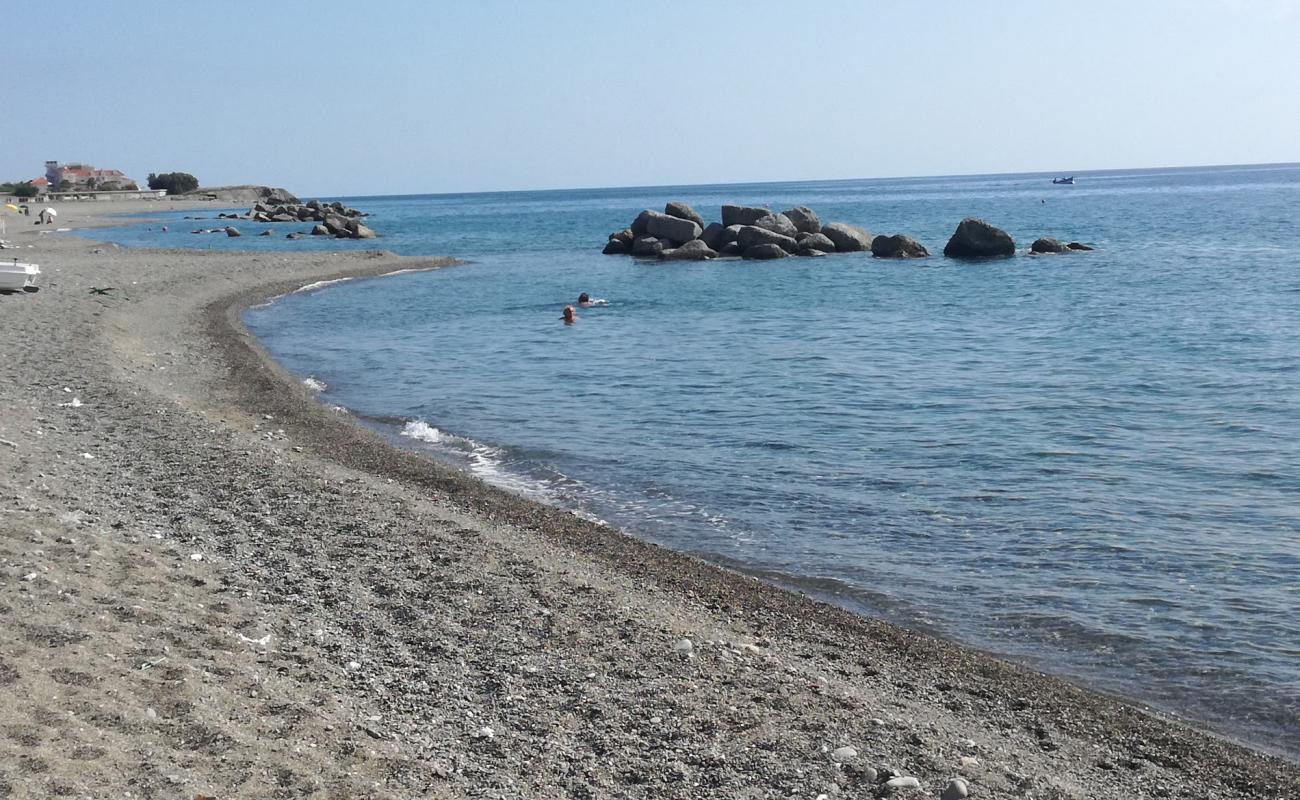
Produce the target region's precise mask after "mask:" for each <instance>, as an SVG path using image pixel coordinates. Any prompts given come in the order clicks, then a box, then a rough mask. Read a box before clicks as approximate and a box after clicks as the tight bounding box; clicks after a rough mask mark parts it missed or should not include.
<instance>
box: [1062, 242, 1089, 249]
mask: <svg viewBox="0 0 1300 800" xmlns="http://www.w3.org/2000/svg"><path fill="white" fill-rule="evenodd" d="M1066 247H1068V248H1070V249H1071V250H1091V249H1092V248H1091V247H1089V246H1088V245H1086V244H1081V243H1079V242H1070V243H1069V244H1067V245H1066Z"/></svg>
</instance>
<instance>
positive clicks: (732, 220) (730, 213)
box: [722, 205, 772, 227]
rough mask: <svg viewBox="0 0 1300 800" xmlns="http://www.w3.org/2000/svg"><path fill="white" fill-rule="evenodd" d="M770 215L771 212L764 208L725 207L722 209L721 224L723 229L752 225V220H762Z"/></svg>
mask: <svg viewBox="0 0 1300 800" xmlns="http://www.w3.org/2000/svg"><path fill="white" fill-rule="evenodd" d="M771 213H772V212H771V210H769V209H766V208H756V207H754V206H731V205H725V206H723V207H722V224H723V226H724V227H730V226H732V225H753V224H754V220H758V219H762V218H763V217H766V216H767V215H768V214H771Z"/></svg>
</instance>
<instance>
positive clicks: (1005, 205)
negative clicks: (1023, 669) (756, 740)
mask: <svg viewBox="0 0 1300 800" xmlns="http://www.w3.org/2000/svg"><path fill="white" fill-rule="evenodd" d="M671 199H682V200H686V201H688V202H690V203H692V204H693V205H694V206H695V207H696V209H697V210H699V211H700V212H701V213H702V214H703V215H704V216H705V218H706V219H716V218H717V217H718V215H719V212H718V206H719V205H720V204H721V203H723V202H745V203H755V204H769V205H771V206H772V207H773V208H778V209H779V208H786V207H788V206H790V205H796V204H799V205H808V206H811V207H812V208H813V209H815V210H816V211H817V212H818V213H819V214H820V215H821V217H822V219H823V221H831V220H843V221H848V222H852V223H856V224H860V225H863V226H865V227H867V228H869V229H870V230H872V231H873V232H875V233H894V232H903V233H909V234H912V235H914V236H916V237H917V238H918V239H920V240H921V241H922V242H924V243H926V244H927V245H928V246H929V247H930V249H931V251H933V252H938V251H940V250H942V247H943V243H944V241H945V240H946V238H947V236H948V234H949V233H951V231H952V229H953V227H955V225H956V223H957V221H958V220H960V219H961V218H962V217H964V216H970V215H973V216H981V217H984V218H986V219H988V220H989V221H991V222H993V223H995V224H997V225H999V226H1001V227H1004V228H1006V229H1007V230H1008V231H1009V232H1011V233H1012V235H1013V236H1015V237H1016V239H1017V241H1018V242H1019V243H1020V244H1021V246H1022V247H1023V246H1026V245H1027V244H1028V243H1029V242H1030V241H1032V239H1033V238H1034V237H1036V236H1039V235H1053V236H1056V237H1058V238H1061V239H1063V240H1071V239H1075V240H1080V241H1084V242H1088V243H1090V244H1093V245H1095V246H1096V247H1097V248H1098V250H1097V251H1096V252H1093V253H1089V254H1079V255H1070V256H1059V257H1053V258H1034V259H1031V258H1027V257H1017V258H1014V259H1010V260H1003V261H997V262H987V263H959V262H954V261H950V260H947V259H945V258H942V257H935V258H931V259H928V260H925V261H922V262H915V263H884V262H880V261H874V260H872V259H871V258H870V257H869V256H862V255H845V256H836V257H831V258H825V259H819V260H802V259H799V260H796V259H787V260H784V261H780V262H768V263H750V262H739V261H724V262H714V263H698V264H694V263H691V264H685V263H683V264H660V263H654V262H642V261H634V260H631V259H628V258H625V257H608V256H601V255H600V254H599V249H600V247H601V246H602V244H603V243H604V239H605V236H606V234H607V233H608V232H610V231H612V230H616V229H619V228H622V227H624V226H625V225H626V224H627V223H628V222H630V220H631V219H632V217H633V216H634V215H635V214H636V213H637V212H638V211H640V210H641V209H642V208H645V207H656V208H661V207H662V206H663V203H664V202H665V201H667V200H671ZM350 202H352V203H353V204H355V205H358V206H361V207H362V208H364V209H367V210H370V211H372V212H374V216H373V218H372V219H371V220H370V222H371V224H372V225H373V227H375V228H376V229H377V230H379V231H380V232H381V233H382V234H383V236H384V238H383V239H381V240H379V244H380V245H381V246H383V247H385V248H387V249H392V250H395V251H398V252H403V253H409V254H449V255H455V256H459V257H461V258H464V259H467V260H469V261H471V263H470V264H468V265H466V266H462V267H455V268H450V269H446V270H442V271H439V272H435V273H427V274H412V275H403V276H397V277H390V278H385V279H381V280H367V281H356V282H351V283H346V284H341V285H337V286H335V287H331V288H329V289H325V290H323V291H318V292H311V293H302V294H297V295H293V296H290V297H286V298H283V299H281V300H279V301H277V302H276V303H274V304H272V305H270V306H266V307H263V308H259V309H255V310H253V311H250V312H249V313H248V315H247V320H248V323H249V324H250V326H251V327H252V329H253V330H254V331H255V332H256V333H257V335H258V336H259V337H260V338H261V340H262V341H263V343H264V344H265V345H266V346H267V347H268V348H269V349H270V351H271V352H272V353H274V354H275V355H276V357H277V358H279V359H281V360H282V361H283V362H284V363H285V364H286V365H287V366H288V367H290V368H291V369H293V370H294V371H296V372H297V373H298V374H300V375H301V376H303V377H304V378H306V377H309V376H310V377H312V378H314V379H317V380H319V381H322V382H323V384H324V385H325V386H326V387H327V388H326V389H325V391H324V393H323V398H324V400H325V401H326V402H329V403H333V404H339V405H342V406H345V407H347V408H348V409H350V410H351V411H352V412H353V413H355V414H357V415H358V416H360V417H363V418H366V419H368V420H370V422H371V424H376V425H379V426H380V427H381V428H384V429H386V430H388V431H390V432H391V433H392V434H393V435H394V436H395V437H397V438H400V439H401V440H402V441H403V442H404V443H406V444H408V445H411V446H416V447H421V448H424V449H427V450H429V451H431V452H433V453H435V454H436V455H438V456H439V457H441V458H444V459H448V460H451V461H453V462H454V463H458V464H461V465H463V466H465V467H466V468H467V469H470V470H472V471H474V472H475V473H477V474H479V475H481V476H483V477H485V478H487V479H489V480H492V481H495V482H497V483H500V484H502V485H505V486H508V487H511V488H513V489H514V490H516V491H520V492H523V493H526V494H528V495H530V496H533V497H537V498H540V499H543V500H546V501H548V502H551V503H555V504H559V505H562V506H565V507H568V508H571V509H574V510H576V511H578V512H579V513H581V514H584V515H587V516H590V517H594V518H598V519H602V520H607V521H609V522H610V523H612V524H616V525H618V526H620V527H623V528H625V529H627V530H629V531H631V532H633V533H635V534H637V535H639V536H642V537H645V538H648V539H652V540H654V541H657V542H661V543H663V544H666V545H669V546H672V547H675V548H678V549H681V550H686V551H689V552H693V553H698V554H702V555H704V556H706V557H709V558H713V559H716V560H721V561H724V562H726V563H730V564H733V565H737V566H740V567H741V568H744V569H747V570H750V571H753V572H756V573H760V574H763V575H765V576H768V577H769V578H771V579H773V580H776V581H778V582H780V583H783V584H786V585H791V586H795V587H798V588H801V589H803V590H805V591H809V592H811V593H814V594H817V595H819V596H822V597H827V598H829V599H832V600H834V601H836V602H839V603H841V604H844V605H847V606H849V607H851V608H855V609H859V610H861V611H863V612H865V613H871V614H878V615H882V616H885V617H887V618H890V619H893V620H896V621H899V622H901V623H903V624H906V625H912V626H916V627H922V628H926V629H929V630H933V631H937V632H940V633H943V634H946V635H950V636H953V637H955V638H957V639H960V640H962V641H964V642H968V643H971V644H974V645H977V646H980V647H984V648H987V649H990V650H994V651H996V652H999V653H1003V654H1007V655H1010V656H1013V657H1016V658H1019V659H1022V660H1025V661H1028V662H1030V663H1032V664H1034V665H1037V666H1040V667H1043V668H1046V669H1050V670H1053V671H1056V672H1060V673H1065V674H1069V675H1073V676H1077V677H1080V678H1082V679H1083V680H1085V681H1086V682H1088V683H1089V684H1091V685H1094V686H1098V687H1101V688H1104V689H1109V690H1113V691H1118V692H1120V693H1123V694H1125V695H1128V696H1132V697H1136V698H1139V699H1142V700H1145V701H1148V702H1150V703H1152V704H1154V705H1157V706H1158V707H1161V708H1164V709H1167V710H1171V711H1174V712H1178V713H1181V714H1184V715H1186V716H1189V717H1191V718H1194V719H1197V720H1201V721H1204V722H1207V723H1209V724H1211V725H1213V726H1214V727H1216V728H1218V729H1219V730H1222V731H1225V732H1227V733H1230V734H1232V735H1236V736H1239V737H1242V738H1245V739H1248V740H1250V741H1252V742H1255V743H1257V744H1262V745H1264V746H1269V747H1274V748H1278V749H1281V750H1283V751H1286V752H1289V753H1291V754H1292V755H1295V754H1297V753H1300V225H1297V223H1298V222H1300V215H1298V214H1297V210H1298V209H1300V167H1296V166H1289V167H1270V168H1223V169H1187V170H1164V171H1137V172H1115V173H1096V174H1090V175H1080V178H1079V183H1078V184H1077V185H1075V186H1072V187H1070V186H1052V185H1051V184H1050V176H1041V175H1013V176H995V177H975V178H971V177H962V178H928V179H914V180H890V181H846V182H818V183H787V184H768V185H753V184H751V185H740V186H703V187H673V188H658V189H623V190H592V191H565V192H535V193H510V194H479V195H440V196H421V197H400V198H366V199H359V198H358V199H353V200H351V201H350ZM173 216H174V217H176V218H179V217H180V216H181V215H179V214H178V215H173ZM186 224H187V223H184V222H181V221H179V220H178V219H176V220H173V222H172V230H173V232H172V233H171V234H166V235H164V234H160V233H159V232H158V231H157V230H156V226H154V225H152V224H150V225H139V226H136V227H132V228H127V229H123V230H122V231H121V232H119V233H118V234H117V235H118V236H119V238H120V239H121V240H122V241H125V242H127V243H132V244H149V245H154V244H158V243H160V242H163V243H166V244H170V245H173V246H175V245H181V246H184V245H191V246H192V245H193V244H194V243H196V242H197V243H199V244H200V245H201V246H211V247H222V248H224V247H239V248H244V249H258V248H260V249H267V250H271V249H276V248H293V249H305V248H306V247H319V248H325V249H331V250H338V249H344V248H352V247H356V246H358V245H356V244H355V243H347V242H334V241H324V242H322V241H318V240H304V241H302V242H285V241H283V239H282V237H281V236H275V237H267V238H264V239H256V238H250V236H249V234H250V233H256V232H257V230H256V229H257V228H258V227H259V226H256V225H253V224H251V223H240V225H241V227H243V228H245V237H244V238H242V239H238V240H227V239H226V238H225V237H199V236H191V235H190V234H188V233H178V232H177V228H178V227H184V226H185V225H186ZM189 224H192V225H194V226H197V225H199V224H202V223H189ZM208 224H215V223H208ZM149 228H154V229H153V230H149ZM289 229H291V228H287V227H283V226H280V227H277V228H275V230H277V231H278V232H280V233H283V232H285V231H287V230H289ZM360 246H361V247H367V246H368V247H373V246H374V243H370V244H368V245H367V244H364V243H363V244H361V245H360ZM581 291H587V292H590V293H591V294H592V295H593V296H596V297H603V298H608V300H609V305H608V306H606V307H601V308H593V309H589V310H583V311H581V312H580V315H581V318H580V320H579V321H578V323H577V324H575V325H573V326H572V327H565V326H564V325H562V324H561V323H560V322H559V320H558V317H559V313H560V310H561V308H562V306H563V305H564V304H565V303H572V302H573V301H574V300H575V299H576V297H577V295H578V293H579V292H581Z"/></svg>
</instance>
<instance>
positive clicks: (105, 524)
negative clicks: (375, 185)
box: [0, 203, 1300, 800]
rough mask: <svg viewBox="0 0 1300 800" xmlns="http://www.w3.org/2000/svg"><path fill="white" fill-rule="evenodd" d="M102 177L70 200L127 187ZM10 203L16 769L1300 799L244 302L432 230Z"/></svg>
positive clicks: (334, 781) (229, 781)
mask: <svg viewBox="0 0 1300 800" xmlns="http://www.w3.org/2000/svg"><path fill="white" fill-rule="evenodd" d="M133 205H134V204H133ZM106 206H107V204H106ZM106 206H105V207H100V206H95V207H88V206H87V207H78V206H75V205H74V204H65V205H64V206H61V207H60V212H61V214H60V217H59V225H60V226H72V227H84V226H91V225H99V224H105V222H106V220H104V219H103V216H102V215H103V214H105V213H120V212H122V211H127V210H136V209H135V208H134V207H132V206H128V205H127V204H113V205H112V207H106ZM139 206H140V208H142V209H145V210H147V209H150V208H157V207H159V206H158V204H156V203H154V204H150V203H142V204H139ZM165 207H168V208H171V207H172V206H170V205H169V206H165ZM199 207H201V208H212V204H199ZM199 213H201V212H199ZM13 222H14V218H13V217H11V218H10V223H11V225H10V227H9V234H8V235H7V236H6V237H5V238H7V239H10V240H12V241H16V242H19V243H21V244H24V245H25V244H28V243H30V244H33V245H35V247H33V248H31V249H27V248H25V247H24V248H23V249H20V250H13V251H10V250H5V251H2V252H0V257H3V258H11V257H13V256H15V255H16V256H18V257H19V258H21V259H22V260H24V261H35V262H37V263H39V264H40V265H41V268H42V270H43V271H44V274H43V275H42V280H41V285H42V287H43V288H42V291H41V292H39V293H37V294H19V295H0V330H3V336H0V409H3V411H2V413H0V563H2V564H3V570H0V621H2V623H3V629H4V630H5V631H6V632H7V635H6V636H5V637H4V639H3V640H0V741H3V743H4V745H3V747H0V797H4V796H12V797H50V796H74V797H81V796H93V797H103V796H124V794H125V793H126V792H130V793H131V796H132V797H144V798H150V797H158V798H163V797H169V798H170V797H192V796H194V795H195V794H202V795H207V796H213V797H220V798H227V797H303V796H320V797H393V798H398V797H401V798H406V797H435V798H442V797H447V798H451V797H501V798H518V797H525V798H557V797H587V798H605V797H609V798H613V797H647V798H649V797H655V798H665V797H667V798H695V797H699V798H703V797H738V798H768V797H771V798H788V797H798V798H808V799H809V800H813V798H817V797H818V796H819V795H823V794H824V795H827V796H828V797H832V798H833V797H846V798H857V797H875V796H882V795H884V794H888V793H890V792H891V791H892V792H893V793H894V795H895V796H901V797H907V796H917V797H923V796H933V797H939V796H941V795H942V794H943V793H944V791H945V790H946V789H947V788H948V787H949V784H950V781H951V780H952V779H954V778H958V777H960V778H962V779H963V780H965V781H966V782H967V784H968V790H969V794H970V796H971V797H1033V798H1137V797H1197V798H1219V797H1223V798H1226V797H1259V798H1265V797H1267V798H1288V797H1297V796H1300V767H1298V766H1297V765H1295V764H1294V763H1290V762H1287V761H1283V760H1281V759H1278V758H1275V757H1271V756H1268V755H1265V754H1261V753H1259V752H1255V751H1252V750H1250V749H1247V748H1243V747H1240V746H1238V745H1235V744H1233V743H1230V742H1228V741H1225V740H1224V739H1222V738H1220V737H1217V736H1214V735H1211V734H1207V733H1204V732H1201V731H1199V730H1198V729H1196V728H1195V727H1194V726H1193V725H1190V724H1186V723H1181V722H1178V721H1175V720H1170V719H1168V718H1166V717H1162V716H1160V715H1157V714H1154V713H1152V712H1150V711H1148V710H1145V709H1143V708H1141V707H1139V706H1136V705H1133V704H1130V703H1127V702H1124V701H1122V700H1117V699H1113V698H1110V697H1107V696H1104V695H1101V694H1098V693H1095V692H1091V691H1087V690H1084V689H1081V688H1078V687H1076V686H1074V685H1072V684H1071V683H1069V682H1067V681H1064V680H1060V679H1058V678H1054V677H1051V676H1046V675H1043V674H1040V673H1037V672H1034V671H1032V670H1028V669H1025V668H1023V667H1020V666H1016V665H1011V664H1008V663H1006V662H1004V661H1001V660H999V659H996V658H993V657H991V656H988V655H985V654H983V653H980V652H977V651H973V650H971V649H968V648H963V647H961V646H958V645H956V644H953V643H951V642H946V641H942V640H939V639H935V638H933V637H930V636H926V635H923V634H919V633H914V632H909V631H906V630H902V629H900V628H897V627H894V626H891V625H888V624H886V623H883V622H879V621H876V620H871V619H865V618H861V617H857V616H855V615H853V614H850V613H848V612H846V611H843V610H841V609H838V608H835V607H832V606H829V605H826V604H822V603H818V602H814V601H812V600H810V599H808V598H805V597H802V596H800V595H797V594H794V593H791V592H787V591H784V590H781V589H776V588H773V587H770V586H768V585H766V584H763V583H761V582H759V581H756V580H754V579H752V578H749V577H746V576H742V575H739V574H737V573H734V572H731V571H728V570H725V569H723V568H720V567H717V566H713V565H709V564H706V563H704V562H701V561H699V560H696V559H694V558H690V557H687V556H683V555H679V554H676V553H672V552H670V551H667V550H664V549H662V548H659V547H656V546H654V545H650V544H646V543H643V542H640V541H638V540H635V539H632V538H630V537H627V536H624V535H622V534H620V533H618V532H616V531H613V530H610V529H608V528H604V527H601V526H598V525H594V524H591V523H588V522H585V521H583V520H580V519H578V518H576V517H574V516H573V515H571V514H568V513H566V512H563V511H560V510H557V509H552V508H548V507H545V506H541V505H538V504H535V503H532V502H529V501H526V500H523V499H520V498H517V497H514V496H512V495H509V494H507V493H505V492H502V491H500V490H497V489H494V488H492V487H489V486H487V485H485V484H483V483H481V482H479V481H477V480H475V479H472V478H470V477H468V476H466V475H464V474H461V473H459V472H456V471H454V470H452V469H450V468H447V467H444V466H442V465H439V464H436V463H433V462H431V461H429V460H428V459H426V458H424V457H422V456H419V455H417V454H413V453H409V452H405V451H401V450H398V449H395V448H393V447H391V446H389V445H388V444H387V443H386V442H385V441H383V440H382V439H381V438H380V437H379V436H378V435H377V434H374V433H373V432H371V431H369V430H367V429H364V428H362V427H361V426H359V425H356V424H354V423H353V422H352V421H351V420H350V419H349V418H348V417H347V415H346V414H342V413H339V412H336V411H332V410H330V409H328V408H325V407H324V406H322V405H321V404H320V403H318V402H316V400H315V399H314V397H313V396H312V394H311V392H310V391H308V390H307V389H306V388H305V387H303V386H301V385H300V384H299V383H298V382H297V380H296V379H295V378H293V376H291V375H289V374H287V373H286V372H285V371H283V370H282V369H281V368H279V367H278V366H277V365H276V364H274V363H273V362H271V361H270V359H268V358H267V357H266V355H265V353H263V352H262V350H261V349H260V348H259V347H258V346H257V343H256V342H255V341H254V340H253V339H252V338H251V336H250V335H249V334H248V333H247V331H245V330H244V329H243V327H242V325H241V324H240V322H239V311H240V310H241V309H242V308H245V307H247V306H248V305H250V304H253V303H256V302H261V301H263V300H265V299H267V298H269V297H272V296H274V295H277V294H280V293H283V292H286V291H292V290H294V289H296V288H297V287H299V286H302V285H304V284H308V283H311V282H314V281H319V280H328V279H333V278H338V277H344V276H374V275H382V274H384V273H387V272H393V271H396V270H404V269H427V268H439V267H442V266H445V265H446V264H447V263H448V262H447V260H445V259H408V258H399V257H395V256H392V255H387V254H379V253H373V252H367V251H363V250H361V249H360V248H361V247H364V246H374V244H376V243H378V244H380V245H382V239H380V240H378V242H370V243H361V244H359V243H352V242H346V243H345V242H341V243H339V245H340V246H339V253H338V254H326V255H322V254H314V253H312V254H307V253H304V254H292V253H285V254H247V253H244V254H226V253H212V252H196V251H193V250H185V249H167V250H163V249H160V250H124V249H119V248H115V247H112V246H108V245H98V244H95V243H94V242H93V241H92V240H89V239H83V238H76V237H72V236H67V235H61V234H41V233H37V231H39V230H41V229H42V228H36V227H34V226H29V225H17V224H13ZM212 224H213V225H215V224H216V223H215V222H214V223H212ZM292 227H293V226H286V227H285V230H286V231H287V230H289V229H291V228H292ZM159 240H160V244H164V243H166V244H170V245H173V246H177V247H181V246H194V245H195V242H196V240H198V241H201V238H200V237H196V236H193V235H191V234H188V233H183V232H176V231H173V232H172V233H169V234H165V235H164V234H161V233H160V235H159ZM97 251H98V252H97ZM91 287H98V288H101V289H102V288H106V287H112V289H111V291H109V292H107V293H104V294H95V293H92V292H91V291H90V290H91ZM954 602H960V597H959V596H958V595H956V594H955V595H954ZM687 639H689V640H690V644H689V649H688V647H687V645H686V644H685V643H684V641H683V640H687ZM842 748H852V752H850V751H848V750H844V749H842ZM889 770H895V771H897V773H898V774H899V776H902V777H914V778H916V780H917V783H918V784H919V787H920V788H919V789H907V788H900V789H897V790H893V789H891V788H890V787H888V786H887V785H886V784H885V783H884V782H885V780H886V779H887V778H888V777H889V774H890V773H889Z"/></svg>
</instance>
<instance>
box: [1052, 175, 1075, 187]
mask: <svg viewBox="0 0 1300 800" xmlns="http://www.w3.org/2000/svg"><path fill="white" fill-rule="evenodd" d="M1052 183H1055V184H1064V185H1066V186H1073V185H1074V176H1073V175H1071V176H1070V177H1068V178H1052Z"/></svg>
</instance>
